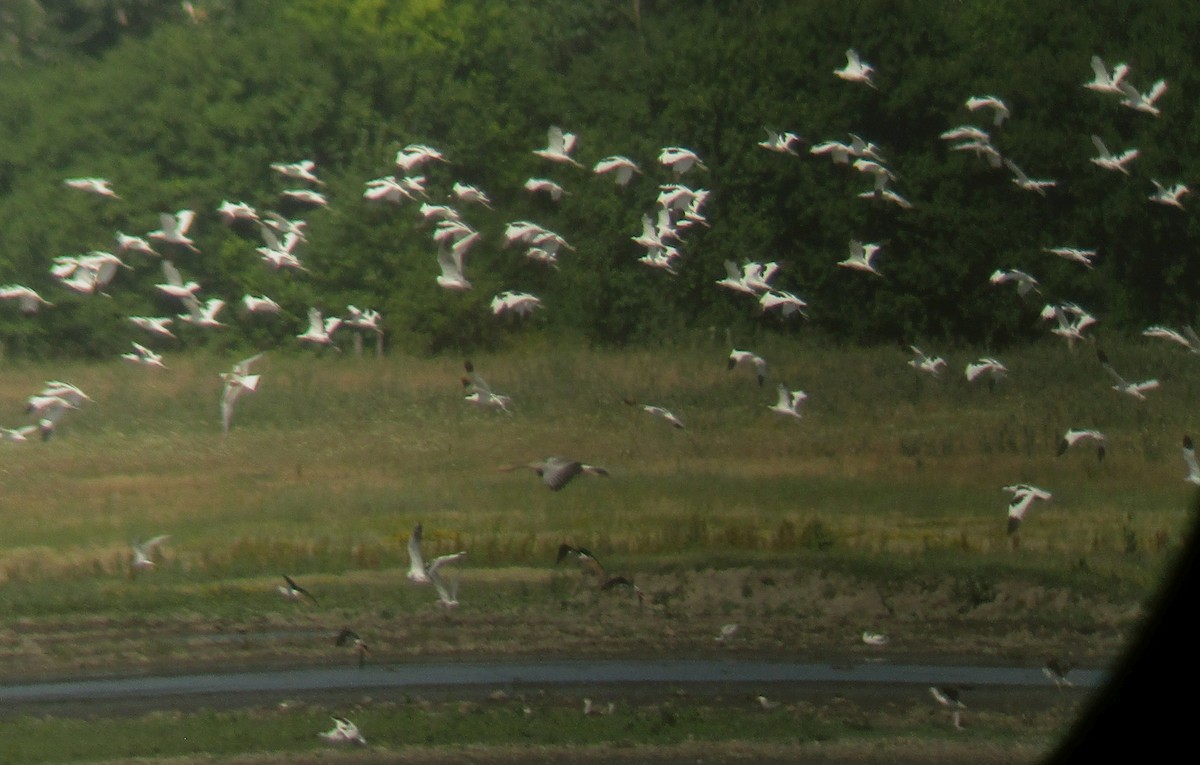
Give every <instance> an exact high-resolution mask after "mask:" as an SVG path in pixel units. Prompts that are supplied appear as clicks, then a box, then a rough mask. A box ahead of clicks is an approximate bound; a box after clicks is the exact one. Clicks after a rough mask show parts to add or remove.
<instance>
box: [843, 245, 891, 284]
mask: <svg viewBox="0 0 1200 765" xmlns="http://www.w3.org/2000/svg"><path fill="white" fill-rule="evenodd" d="M879 250H880V247H879V245H878V244H863V243H862V242H860V241H858V240H857V239H851V240H850V254H849V256H847V258H846V259H845V260H843V261H840V262H839V263H838V265H839V266H842V267H843V268H853V269H855V270H858V271H866V272H867V273H870V274H875V275H876V276H881V274H880V273H879V271H877V270H876V269H875V263H874V261H875V256H876V255H878V254H879Z"/></svg>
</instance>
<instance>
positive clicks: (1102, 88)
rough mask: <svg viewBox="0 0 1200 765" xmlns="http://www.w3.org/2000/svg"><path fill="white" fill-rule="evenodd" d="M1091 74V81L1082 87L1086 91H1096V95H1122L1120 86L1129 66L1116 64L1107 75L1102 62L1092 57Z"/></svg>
mask: <svg viewBox="0 0 1200 765" xmlns="http://www.w3.org/2000/svg"><path fill="white" fill-rule="evenodd" d="M1092 73H1093V77H1092V80H1091V81H1090V82H1087V83H1084V85H1083V87H1085V88H1087V89H1088V90H1094V91H1097V92H1098V93H1113V94H1116V95H1122V92H1121V85H1122V83H1123V81H1124V80H1125V76H1126V75H1127V74H1129V65H1128V64H1117V65H1116V66H1114V67H1113V69H1112V72H1111V73H1109V71H1108V67H1107V66H1105V65H1104V61H1103V60H1102V59H1101V58H1100V57H1099V56H1092Z"/></svg>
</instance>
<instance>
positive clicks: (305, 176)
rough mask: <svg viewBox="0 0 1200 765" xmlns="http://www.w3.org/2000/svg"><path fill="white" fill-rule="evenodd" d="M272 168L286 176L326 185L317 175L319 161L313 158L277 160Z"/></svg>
mask: <svg viewBox="0 0 1200 765" xmlns="http://www.w3.org/2000/svg"><path fill="white" fill-rule="evenodd" d="M271 169H272V170H274V171H275V172H277V173H279V174H280V175H282V176H283V177H284V178H294V179H296V180H298V181H306V182H308V183H312V184H316V185H317V186H324V185H325V182H324V181H322V180H321V179H320V178H318V177H317V173H316V170H317V163H316V162H313V161H312V160H311V159H302V160H300V161H299V162H275V163H272V164H271Z"/></svg>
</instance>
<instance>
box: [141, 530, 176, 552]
mask: <svg viewBox="0 0 1200 765" xmlns="http://www.w3.org/2000/svg"><path fill="white" fill-rule="evenodd" d="M170 538H171V535H170V534H162V535H160V536H157V537H154V538H153V539H150V540H147V541H146V542H144V543H142V552H144V553H146V554H147V555H149V554H150V553H152V552H154V549H155V548H156V547H158V546H159V545H161V544H162V543H163V542H166V541H167V540H168V539H170Z"/></svg>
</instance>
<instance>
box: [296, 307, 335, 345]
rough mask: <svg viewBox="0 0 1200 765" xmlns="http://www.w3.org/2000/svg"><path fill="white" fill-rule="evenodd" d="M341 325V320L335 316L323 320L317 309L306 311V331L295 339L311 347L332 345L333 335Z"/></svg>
mask: <svg viewBox="0 0 1200 765" xmlns="http://www.w3.org/2000/svg"><path fill="white" fill-rule="evenodd" d="M341 325H342V320H341V319H340V318H338V317H336V316H330V317H329V318H328V319H323V318H322V316H321V310H320V309H319V308H315V307H313V308H309V309H308V329H306V330H305V331H304V332H302V333H301V334H299V335H296V337H297V338H298V339H299V340H300V342H302V343H312V344H313V345H333V333H334V331H335V330H337V328H338V327H340V326H341Z"/></svg>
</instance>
